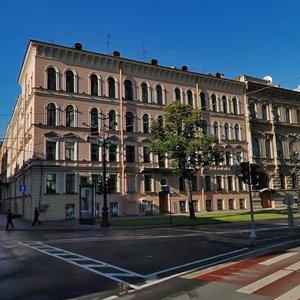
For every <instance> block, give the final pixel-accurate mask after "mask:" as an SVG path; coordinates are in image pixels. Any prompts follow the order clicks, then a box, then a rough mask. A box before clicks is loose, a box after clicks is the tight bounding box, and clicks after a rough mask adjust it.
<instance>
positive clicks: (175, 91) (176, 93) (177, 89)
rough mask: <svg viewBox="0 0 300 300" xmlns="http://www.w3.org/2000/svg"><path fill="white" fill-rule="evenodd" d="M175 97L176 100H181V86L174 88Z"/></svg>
mask: <svg viewBox="0 0 300 300" xmlns="http://www.w3.org/2000/svg"><path fill="white" fill-rule="evenodd" d="M174 97H175V100H177V101H180V100H181V92H180V89H179V88H176V89H175V90H174Z"/></svg>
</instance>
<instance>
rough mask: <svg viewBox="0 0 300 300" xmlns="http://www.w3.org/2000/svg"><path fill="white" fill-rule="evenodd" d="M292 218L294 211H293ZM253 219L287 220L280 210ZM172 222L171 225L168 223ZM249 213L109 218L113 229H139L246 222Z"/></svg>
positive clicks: (255, 213) (255, 214)
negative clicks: (194, 216) (190, 216)
mask: <svg viewBox="0 0 300 300" xmlns="http://www.w3.org/2000/svg"><path fill="white" fill-rule="evenodd" d="M294 216H295V217H296V216H298V215H297V214H296V210H295V211H294ZM254 218H255V219H277V218H287V211H286V210H284V209H282V210H275V209H272V210H261V211H255V212H254ZM170 220H171V221H172V223H171V222H170ZM248 220H250V213H249V212H248V211H247V212H212V213H199V214H196V219H195V220H191V219H190V218H189V216H188V215H172V217H171V219H170V216H169V215H157V216H142V217H124V218H116V219H114V218H111V219H110V224H111V225H112V226H114V227H141V226H155V225H156V226H158V225H170V224H172V225H198V224H217V223H224V222H235V221H248Z"/></svg>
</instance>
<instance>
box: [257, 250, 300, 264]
mask: <svg viewBox="0 0 300 300" xmlns="http://www.w3.org/2000/svg"><path fill="white" fill-rule="evenodd" d="M296 254H297V252H287V253H284V254H281V255H277V256H275V257H273V258H270V259H267V260H265V261H262V262H260V263H259V264H260V265H265V266H270V265H272V264H275V263H277V262H279V261H281V260H284V259H286V258H289V257H291V256H294V255H296Z"/></svg>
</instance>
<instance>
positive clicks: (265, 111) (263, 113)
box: [261, 104, 268, 121]
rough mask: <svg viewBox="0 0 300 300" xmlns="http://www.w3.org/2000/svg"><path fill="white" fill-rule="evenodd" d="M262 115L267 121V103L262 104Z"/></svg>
mask: <svg viewBox="0 0 300 300" xmlns="http://www.w3.org/2000/svg"><path fill="white" fill-rule="evenodd" d="M261 117H262V119H263V120H264V121H267V119H268V116H267V107H266V105H265V104H263V105H262V107H261Z"/></svg>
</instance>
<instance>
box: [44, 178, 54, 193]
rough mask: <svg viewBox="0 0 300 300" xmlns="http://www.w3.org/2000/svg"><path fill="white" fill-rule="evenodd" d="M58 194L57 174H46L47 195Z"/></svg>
mask: <svg viewBox="0 0 300 300" xmlns="http://www.w3.org/2000/svg"><path fill="white" fill-rule="evenodd" d="M55 193H56V174H53V173H48V174H46V194H55Z"/></svg>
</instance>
